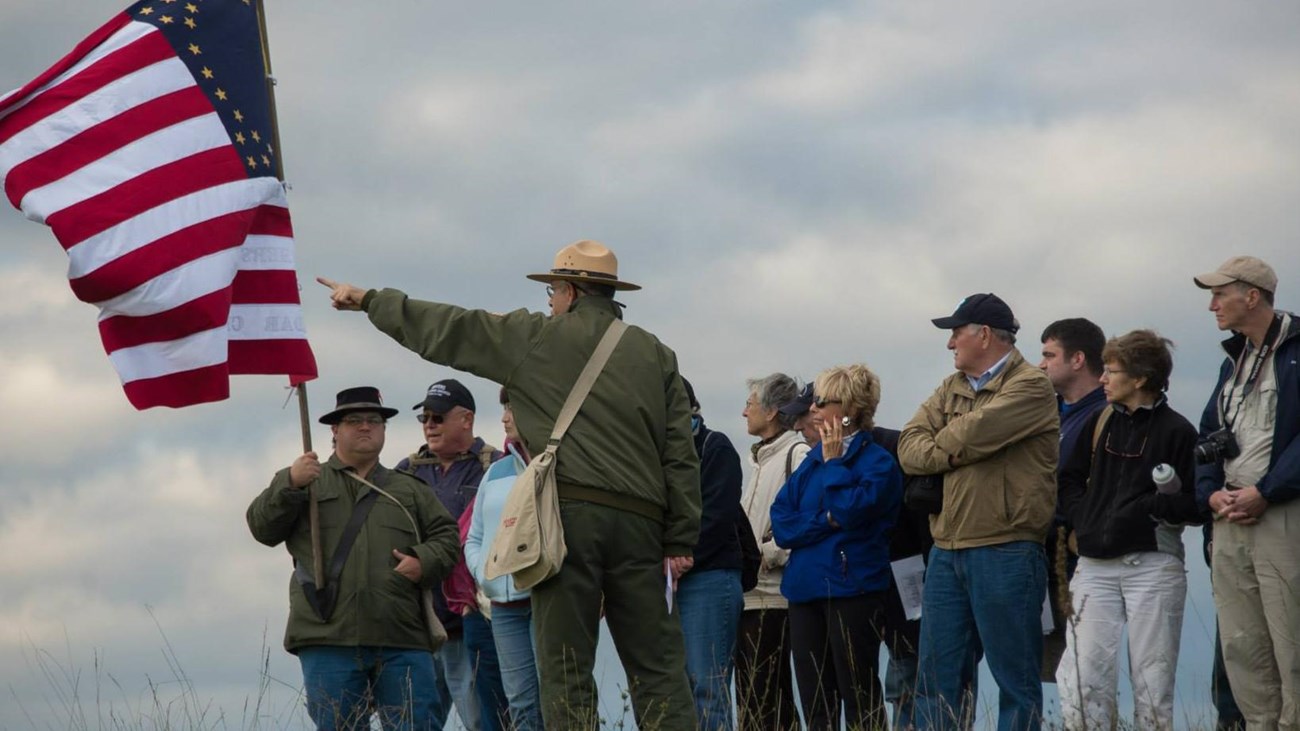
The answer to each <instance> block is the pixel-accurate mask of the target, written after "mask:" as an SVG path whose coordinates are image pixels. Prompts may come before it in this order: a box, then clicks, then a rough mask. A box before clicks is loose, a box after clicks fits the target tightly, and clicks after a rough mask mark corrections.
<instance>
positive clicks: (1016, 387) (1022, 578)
mask: <svg viewBox="0 0 1300 731" xmlns="http://www.w3.org/2000/svg"><path fill="white" fill-rule="evenodd" d="M932 322H933V323H934V325H935V327H938V328H941V329H944V330H950V331H951V334H950V335H949V337H948V349H949V350H951V351H952V353H953V366H954V367H955V368H956V369H957V372H956V373H953V374H952V375H950V376H948V377H947V378H945V379H944V380H943V382H942V383H941V384H940V385H939V388H937V389H935V392H934V394H933V395H931V396H930V398H929V399H928V400H926V402H925V403H924V404H921V407H920V408H919V409H918V410H917V412H916V415H915V416H913V417H912V420H911V421H910V422H908V424H907V426H905V427H903V432H902V435H901V436H900V438H899V443H898V458H899V463H900V465H901V466H902V468H903V471H904V472H906V473H907V474H910V475H935V474H941V475H943V507H942V510H941V511H940V512H939V513H938V514H935V515H931V516H930V530H931V532H932V533H933V535H934V550H933V551H932V552H931V554H930V556H931V557H930V563H929V565H928V567H927V569H926V576H925V594H924V596H923V598H922V615H923V616H924V617H925V621H924V622H922V623H921V647H920V670H919V673H918V688H917V701H916V709H915V713H916V717H915V718H914V719H912V722H913V724H914V725H915V727H916V728H919V729H931V728H949V727H950V726H951V725H952V719H953V717H954V716H953V714H954V712H956V718H965V717H966V716H965V713H966V710H967V709H963V708H962V706H963V703H964V702H966V696H965V694H964V693H963V678H964V677H968V676H969V675H970V673H971V671H972V670H973V668H974V664H975V663H976V662H977V661H978V656H979V655H978V653H979V649H980V648H981V647H982V648H983V651H984V653H985V654H986V655H987V657H988V662H989V668H990V669H991V670H992V671H993V677H994V679H995V680H997V682H998V691H999V693H1000V698H999V702H998V708H999V710H998V713H999V718H998V728H999V729H1025V730H1028V731H1037V730H1038V729H1039V728H1040V727H1041V718H1042V710H1043V688H1042V685H1041V684H1040V683H1039V680H1038V678H1039V666H1040V662H1041V655H1042V647H1043V644H1042V605H1043V599H1044V597H1045V596H1046V591H1047V572H1046V558H1045V556H1044V553H1043V540H1044V539H1045V538H1046V537H1047V530H1048V528H1049V527H1050V526H1051V524H1052V517H1053V514H1054V512H1055V509H1056V460H1057V450H1058V440H1059V436H1060V430H1061V428H1060V419H1059V418H1058V416H1057V409H1056V393H1055V392H1054V391H1053V390H1052V382H1051V380H1050V379H1049V378H1048V377H1047V374H1045V373H1043V371H1042V370H1040V369H1038V368H1037V367H1035V366H1034V365H1033V364H1031V363H1029V362H1027V361H1026V360H1025V359H1024V357H1023V356H1022V355H1021V354H1020V351H1018V350H1016V347H1015V344H1016V331H1017V330H1019V329H1020V323H1019V322H1017V321H1016V318H1015V315H1014V314H1012V312H1011V308H1010V307H1009V306H1007V303H1006V302H1003V301H1002V299H1001V298H1000V297H998V296H997V295H995V294H990V293H984V294H973V295H970V296H969V297H967V298H965V299H963V300H962V301H961V302H959V303H958V304H957V309H956V310H954V311H953V313H952V314H951V315H949V316H947V317H939V318H935V319H934V320H932Z"/></svg>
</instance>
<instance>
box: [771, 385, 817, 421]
mask: <svg viewBox="0 0 1300 731" xmlns="http://www.w3.org/2000/svg"><path fill="white" fill-rule="evenodd" d="M812 402H813V385H812V383H811V382H809V383H805V384H804V387H803V390H802V391H800V392H799V395H798V396H795V397H794V400H793V401H790V402H789V403H785V404H782V405H781V406H779V407H777V409H776V410H777V411H780V412H781V413H782V414H785V415H786V416H796V417H798V416H803V415H804V414H806V413H808V410H809V409H811V408H812Z"/></svg>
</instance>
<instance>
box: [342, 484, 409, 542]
mask: <svg viewBox="0 0 1300 731" xmlns="http://www.w3.org/2000/svg"><path fill="white" fill-rule="evenodd" d="M343 474H345V475H348V476H349V477H351V478H352V479H354V480H356V481H357V482H360V483H361V484H363V485H365V486H366V487H368V488H370V489H371V490H374V492H373V493H371V494H372V495H375V496H376V497H378V496H379V495H383V496H384V497H386V498H388V499H389V500H392V501H393V504H394V505H396V506H397V507H399V508H401V509H402V512H403V513H406V519H407V520H409V521H411V530H413V531H415V542H416V543H424V536H423V535H421V533H420V524H419V523H417V522H415V516H414V515H411V511H409V510H407V509H406V506H405V505H403V504H402V501H401V500H398V499H397V498H395V497H393V495H392V493H390V492H388V491H387V490H385V489H384V488H382V487H380V486H379V485H376V484H375V483H373V482H371V481H370V480H367V479H366V478H364V477H362V476H361V475H358V474H357V473H355V472H353V471H352V470H344V471H343ZM366 497H370V496H369V495H367V496H366ZM364 499H365V498H362V500H364Z"/></svg>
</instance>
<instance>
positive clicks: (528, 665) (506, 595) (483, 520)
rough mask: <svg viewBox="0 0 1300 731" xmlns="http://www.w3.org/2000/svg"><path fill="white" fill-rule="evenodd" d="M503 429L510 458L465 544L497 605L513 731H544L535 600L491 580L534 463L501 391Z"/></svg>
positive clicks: (497, 637) (490, 484) (495, 470)
mask: <svg viewBox="0 0 1300 731" xmlns="http://www.w3.org/2000/svg"><path fill="white" fill-rule="evenodd" d="M501 407H502V414H501V425H502V427H504V428H505V432H506V455H505V456H504V457H502V458H501V459H500V460H498V461H497V462H495V463H493V465H492V466H491V467H489V468H488V471H487V473H486V474H484V475H483V481H482V482H481V483H479V488H478V495H477V496H476V497H475V498H474V515H473V518H472V519H471V522H470V527H469V535H468V536H467V537H466V538H465V564H466V565H467V566H468V567H469V570H470V573H471V574H473V575H474V581H476V582H478V586H479V588H480V589H481V590H482V591H483V593H484V594H486V595H487V598H488V599H489V600H491V602H492V639H493V641H494V642H495V643H496V650H497V658H498V661H499V662H500V666H501V684H502V686H503V687H504V689H505V694H506V701H507V702H508V703H509V705H510V725H509V728H510V729H512V730H513V731H541V728H542V706H541V696H540V690H539V680H538V675H537V659H536V653H535V652H534V649H535V647H536V642H535V641H534V637H533V628H532V619H533V607H532V600H531V598H530V594H529V592H527V591H520V590H519V589H517V588H516V587H515V580H514V579H513V578H511V577H509V576H500V577H497V578H495V579H491V580H489V579H488V578H487V575H486V574H485V568H486V564H487V555H488V553H489V552H490V551H491V548H492V541H493V539H495V538H496V534H497V527H498V526H499V525H501V511H503V510H504V509H505V506H506V498H508V497H509V496H510V488H511V487H512V486H513V485H514V483H515V477H517V476H518V475H519V474H521V473H522V472H523V471H524V467H525V465H527V463H528V450H527V449H525V448H524V444H523V440H521V439H520V438H519V431H518V430H517V429H516V428H515V416H514V412H513V411H511V409H510V401H509V399H507V398H506V390H505V389H504V388H503V389H501Z"/></svg>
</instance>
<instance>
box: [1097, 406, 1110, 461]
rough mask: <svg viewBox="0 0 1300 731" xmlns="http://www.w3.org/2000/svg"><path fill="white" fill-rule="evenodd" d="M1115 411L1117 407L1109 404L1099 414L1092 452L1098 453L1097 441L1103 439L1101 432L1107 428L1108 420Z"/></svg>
mask: <svg viewBox="0 0 1300 731" xmlns="http://www.w3.org/2000/svg"><path fill="white" fill-rule="evenodd" d="M1113 413H1115V407H1114V406H1110V405H1107V406H1106V408H1104V409H1102V410H1101V414H1099V415H1098V416H1097V426H1095V427H1093V430H1092V454H1093V455H1094V456H1095V455H1096V454H1097V442H1100V441H1101V433H1102V432H1103V431H1105V429H1106V422H1108V421H1110V415H1111V414H1113Z"/></svg>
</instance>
